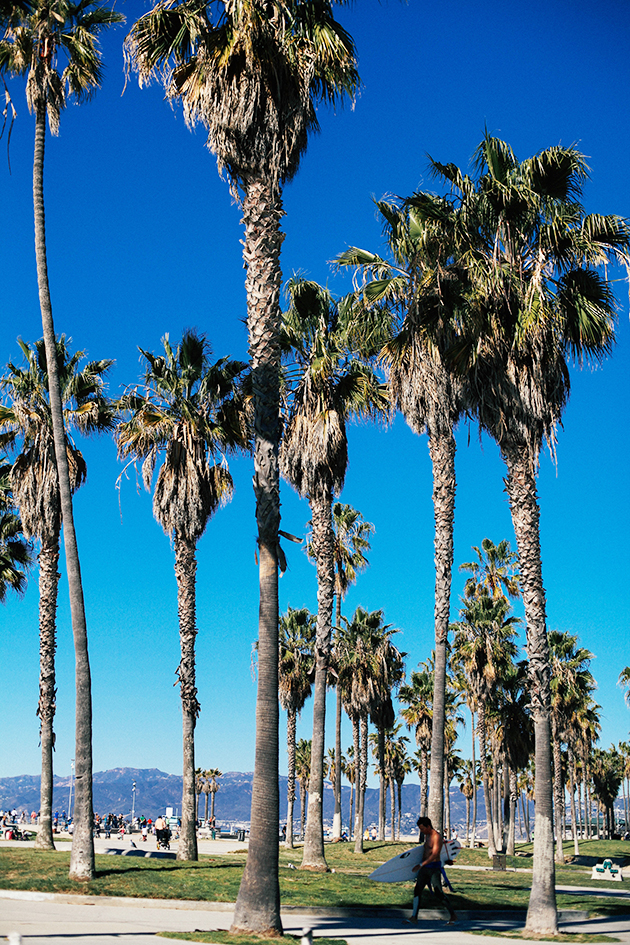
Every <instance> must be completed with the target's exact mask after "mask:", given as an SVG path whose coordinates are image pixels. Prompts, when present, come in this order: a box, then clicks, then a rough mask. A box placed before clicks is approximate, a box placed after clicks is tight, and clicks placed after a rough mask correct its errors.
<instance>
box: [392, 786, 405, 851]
mask: <svg viewBox="0 0 630 945" xmlns="http://www.w3.org/2000/svg"><path fill="white" fill-rule="evenodd" d="M402 786H403V782H402V781H398V834H397V836H398V839H399V840H400V821H401V819H402ZM393 839H394V838H393V837H392V840H393Z"/></svg>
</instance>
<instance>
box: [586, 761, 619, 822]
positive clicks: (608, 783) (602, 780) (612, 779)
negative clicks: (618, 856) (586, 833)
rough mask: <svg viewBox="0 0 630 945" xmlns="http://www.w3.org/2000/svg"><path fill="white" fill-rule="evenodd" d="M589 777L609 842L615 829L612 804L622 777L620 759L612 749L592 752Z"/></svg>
mask: <svg viewBox="0 0 630 945" xmlns="http://www.w3.org/2000/svg"><path fill="white" fill-rule="evenodd" d="M591 776H592V778H593V789H594V791H595V795H596V797H597V799H598V801H599V803H600V805H601V807H602V810H603V813H604V816H605V833H606V836H607V839H608V840H611V839H612V835H613V832H614V829H615V811H614V803H615V800H616V798H617V796H618V794H619V786H620V784H621V779H622V777H623V773H622V767H621V764H620V758H619V755H618V754H617V752H616V750H615V748H614V747H612V748H611V750H610V751H604V750H602V749H601V748H598V749H596V750H595V751H594V752H593V766H592V771H591Z"/></svg>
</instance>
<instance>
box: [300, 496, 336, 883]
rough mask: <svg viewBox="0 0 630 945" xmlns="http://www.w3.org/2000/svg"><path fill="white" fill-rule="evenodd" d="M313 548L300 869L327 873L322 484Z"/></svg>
mask: <svg viewBox="0 0 630 945" xmlns="http://www.w3.org/2000/svg"><path fill="white" fill-rule="evenodd" d="M310 506H311V523H312V533H313V538H312V548H313V556H314V558H315V561H316V565H317V629H316V635H315V682H314V684H313V740H312V744H311V777H310V783H309V791H308V817H307V820H306V837H305V839H304V853H303V857H302V864H301V866H300V869H303V870H304V869H307V870H317V871H319V872H327V871H328V864H327V863H326V857H325V855H324V821H323V813H324V812H323V801H324V751H325V739H326V731H325V727H326V684H327V681H328V665H329V663H330V649H331V643H332V614H333V600H334V596H335V558H334V540H335V539H334V532H333V526H332V489H331V488H330V486H329V485H328V484H322V486H321V492H320V493H319V495H317V496H314V497H312V498H311V502H310Z"/></svg>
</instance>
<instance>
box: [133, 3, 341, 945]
mask: <svg viewBox="0 0 630 945" xmlns="http://www.w3.org/2000/svg"><path fill="white" fill-rule="evenodd" d="M215 14H216V19H213V17H214V16H215ZM126 52H127V57H128V61H130V62H131V63H133V66H134V68H135V69H136V70H137V71H138V74H139V78H140V82H141V83H146V82H148V81H150V79H151V78H152V77H153V76H154V75H155V74H156V73H159V74H160V76H161V77H162V78H163V79H164V84H165V87H166V91H167V95H168V97H169V98H171V99H177V100H181V102H182V104H183V107H184V114H185V117H186V120H187V122H188V123H189V124H191V125H193V124H195V123H196V122H201V123H202V125H203V126H204V128H205V129H206V131H207V133H208V139H207V143H208V146H209V148H210V149H211V150H212V151H213V152H214V153H215V154H216V156H217V160H218V164H219V169H220V171H224V170H225V171H226V172H227V174H228V176H229V179H230V183H231V188H232V192H233V193H236V191H237V190H238V188H240V189H241V191H242V194H243V204H242V205H243V220H244V225H245V239H244V249H243V257H244V261H245V265H246V267H247V277H246V291H247V313H248V314H247V318H248V332H249V346H250V354H251V368H252V382H253V401H254V405H253V412H254V419H253V426H254V491H255V495H256V518H257V525H258V546H259V549H258V550H259V556H260V558H259V560H260V571H259V574H260V610H259V629H258V641H259V657H258V659H259V672H258V701H257V708H256V718H257V725H256V766H255V771H254V784H253V788H252V812H251V830H250V843H249V854H248V857H247V864H246V867H245V872H244V874H243V879H242V882H241V888H240V890H239V895H238V898H237V903H236V909H235V914H234V927H235V928H243V929H248V930H250V931H255V932H265V931H273V932H280V931H281V929H282V923H281V919H280V889H279V885H278V820H279V794H278V737H279V736H278V721H279V712H278V698H277V694H278V617H279V614H278V566H279V565H282V561H283V555H282V552H281V550H280V547H279V528H280V499H279V490H280V483H279V467H278V450H279V444H280V422H279V414H280V411H279V404H280V350H279V344H278V339H279V331H280V309H279V290H280V283H281V271H280V248H281V245H282V240H283V234H282V233H281V232H280V221H281V218H282V215H283V209H282V188H283V185H284V184H285V183H286V182H287V181H288V180H290V179H291V178H292V177H293V176H294V175H295V174H296V172H297V169H298V166H299V162H300V158H301V156H302V154H303V153H304V151H305V149H306V145H307V140H308V134H309V132H311V131H315V130H316V129H317V117H316V105H317V104H318V103H320V102H332V103H334V102H335V101H337V100H338V99H342V98H343V97H344V96H345V95H350V96H353V95H354V93H355V91H356V89H357V87H358V83H359V77H358V74H357V70H356V60H355V52H354V44H353V42H352V39H351V38H350V36H349V35H348V34H347V33H346V32H345V30H344V29H343V28H342V27H341V26H340V24H339V23H337V22H336V21H335V19H334V17H333V15H332V7H331V3H330V2H329V0H323V2H319V0H317V2H315V0H308V2H297V0H273V2H271V3H268V4H266V5H264V6H263V5H261V4H256V3H227V4H221V5H219V6H216V5H214V4H206V3H200V2H199V0H183V2H180V3H171V2H163V3H159V4H158V5H157V6H156V7H155V8H154V9H153V10H152V11H150V12H149V13H147V14H145V15H144V16H143V17H141V19H140V20H138V21H137V23H135V25H134V26H133V28H132V31H131V33H130V35H129V36H128V38H127V41H126Z"/></svg>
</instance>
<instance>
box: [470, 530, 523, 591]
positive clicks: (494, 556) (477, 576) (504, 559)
mask: <svg viewBox="0 0 630 945" xmlns="http://www.w3.org/2000/svg"><path fill="white" fill-rule="evenodd" d="M472 550H473V551H474V552H475V554H476V555H477V560H476V561H467V562H465V563H464V564H460V566H459V570H460V571H469V572H470V574H471V576H470V577H469V578H468V580H467V581H466V584H465V585H464V596H465V597H473V596H475V595H478V594H479V593H480V592H483V590H487V592H488V593H489V594H490V597H494V598H496V597H501V596H503V597H506V596H507V597H509V598H510V599H511V600H514V599H515V598H517V597H518V596H519V593H520V591H519V584H518V571H517V570H516V567H515V566H516V565H517V564H518V555H517V554H515V552H513V551H512V549H511V548H510V543H509V541H508V540H507V539H505V538H504V539H503V541H500V542H499V544H498V545H495V544H494V542H493V541H490V539H489V538H484V539H483V541H482V542H481V548H477V546H476V545H473V549H472Z"/></svg>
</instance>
